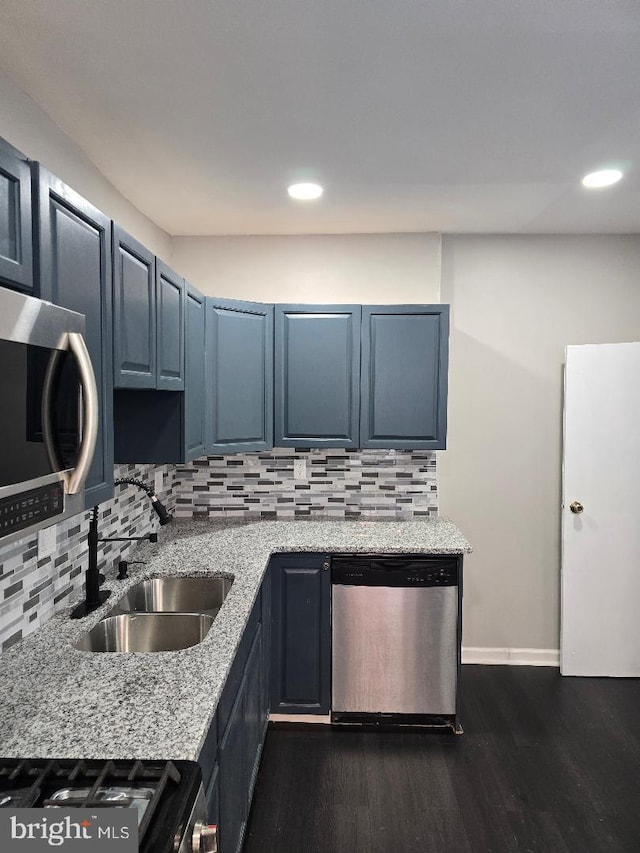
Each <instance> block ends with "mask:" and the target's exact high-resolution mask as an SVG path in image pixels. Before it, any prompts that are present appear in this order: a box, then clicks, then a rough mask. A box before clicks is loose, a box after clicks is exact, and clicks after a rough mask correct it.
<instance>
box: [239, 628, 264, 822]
mask: <svg viewBox="0 0 640 853" xmlns="http://www.w3.org/2000/svg"><path fill="white" fill-rule="evenodd" d="M263 663H264V662H263V660H262V625H260V626H258V632H257V634H256V638H255V640H254V643H253V648H252V649H251V653H250V655H249V660H248V661H247V669H246V675H245V678H246V684H245V701H244V721H245V731H246V752H247V755H246V761H247V768H246V769H247V779H248V782H249V788H248V791H247V794H248V798H247V808H248V807H249V805H250V803H251V795H252V794H253V788H254V786H255V782H256V776H257V775H258V767H259V766H260V756H261V755H262V742H263V740H264V734H265V725H266V722H267V714H266V709H265V708H264V701H263V698H264V691H263Z"/></svg>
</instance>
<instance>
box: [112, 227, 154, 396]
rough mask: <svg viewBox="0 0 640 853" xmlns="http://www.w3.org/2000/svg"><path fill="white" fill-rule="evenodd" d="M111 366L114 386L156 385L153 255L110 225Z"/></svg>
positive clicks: (141, 386) (144, 386) (120, 230)
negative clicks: (111, 280)
mask: <svg viewBox="0 0 640 853" xmlns="http://www.w3.org/2000/svg"><path fill="white" fill-rule="evenodd" d="M113 369H114V376H113V378H114V387H115V388H155V385H156V281H155V257H154V256H153V254H152V253H151V252H150V251H149V250H148V249H145V247H144V246H143V245H142V244H141V243H138V241H137V240H134V239H133V237H131V236H129V235H128V234H126V233H125V232H124V231H123V230H122V228H119V227H118V226H117V225H114V227H113Z"/></svg>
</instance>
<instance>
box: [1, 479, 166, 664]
mask: <svg viewBox="0 0 640 853" xmlns="http://www.w3.org/2000/svg"><path fill="white" fill-rule="evenodd" d="M156 472H161V473H162V480H163V485H162V489H161V490H159V491H158V497H159V498H160V500H161V501H162V503H164V504H165V506H166V507H167V509H169V510H170V511H173V509H174V503H175V498H174V493H173V483H174V473H175V467H174V466H173V465H164V466H155V465H116V466H115V469H114V474H115V478H116V479H118V478H120V477H136V478H137V479H140V480H142V481H143V482H145V483H148V484H149V485H150V486H151V487H152V488H154V487H155V479H154V477H155V474H156ZM89 516H90V513H89V512H86V513H82V514H81V515H77V516H74V517H73V518H70V519H67V520H65V521H63V522H61V523H60V524H56V525H55V528H56V549H55V552H54V553H53V554H52V555H51V556H47V557H43V558H42V559H39V557H38V538H37V535H35V536H34V535H31V536H27V537H26V538H25V539H20V540H18V541H17V542H12V543H11V544H9V545H5V546H0V649H2V650H3V651H4V650H5V649H7V648H9V646H11V645H13V644H14V643H16V642H17V641H18V640H19V639H21V637H25V636H27V634H30V633H32V632H33V631H35V630H36V628H38V627H39V626H40V625H41V624H42V623H43V622H46V620H47V619H49V618H50V617H51V616H52V615H53V614H54V613H56V612H57V611H59V610H62V609H64V608H65V607H67V606H68V604H69V601H70V599H71V597H72V596H73V594H74V593H75V592H77V591H79V590H80V589H81V588H82V586H83V585H84V573H85V571H86V568H87V533H88V531H89ZM158 528H159V521H158V517H157V516H156V514H155V513H154V512H153V510H152V508H151V502H150V501H149V499H148V497H147V496H146V495H145V494H144V492H142V491H141V490H140V489H138V488H136V487H135V486H116V494H115V497H114V499H113V500H111V501H107V502H105V503H104V504H101V505H100V528H99V530H100V536H103V537H109V536H144V535H145V534H147V533H150V532H152V531H154V530H158ZM134 547H135V543H134V542H105V543H104V544H103V545H101V546H100V550H99V551H98V560H99V566H100V571H102V572H103V573H106V574H107V575H108V574H109V572H112V571H113V570H114V569H115V567H116V565H117V563H118V562H119V561H120V560H121V559H124V558H125V557H126V556H127V554H129V552H130V551H131V550H133V548H134Z"/></svg>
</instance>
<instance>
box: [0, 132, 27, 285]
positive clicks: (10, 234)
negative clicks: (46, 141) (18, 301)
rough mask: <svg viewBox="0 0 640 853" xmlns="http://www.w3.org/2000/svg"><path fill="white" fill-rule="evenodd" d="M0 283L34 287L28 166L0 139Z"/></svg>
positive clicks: (25, 159) (17, 153) (23, 159)
mask: <svg viewBox="0 0 640 853" xmlns="http://www.w3.org/2000/svg"><path fill="white" fill-rule="evenodd" d="M0 285H2V286H7V287H12V288H14V289H15V290H24V291H26V292H27V293H29V292H31V291H32V290H33V234H32V230H31V167H30V164H29V162H28V161H27V158H26V157H25V156H23V155H22V154H20V152H19V151H16V149H15V148H13V147H12V146H11V145H9V144H8V143H6V142H5V141H4V140H3V139H0Z"/></svg>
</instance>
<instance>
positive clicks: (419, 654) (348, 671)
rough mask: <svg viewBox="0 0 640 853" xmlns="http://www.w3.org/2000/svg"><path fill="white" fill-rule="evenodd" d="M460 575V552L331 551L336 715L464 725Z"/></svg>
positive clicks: (348, 719)
mask: <svg viewBox="0 0 640 853" xmlns="http://www.w3.org/2000/svg"><path fill="white" fill-rule="evenodd" d="M458 581H459V577H458V558H457V557H446V556H445V557H436V556H433V557H431V556H416V557H414V556H411V557H405V556H403V557H394V556H377V555H373V556H361V555H354V556H336V557H334V558H333V559H332V564H331V584H332V587H331V590H332V649H331V658H332V702H331V721H332V722H334V723H354V724H358V723H360V724H367V723H374V724H380V723H391V724H405V725H429V726H448V727H451V728H452V729H453V730H454V731H456V732H461V731H462V729H461V728H460V725H459V723H458V721H457V717H456V712H457V707H456V698H457V687H458V670H459V663H460V600H461V596H460V592H461V590H460V588H459V583H458Z"/></svg>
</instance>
